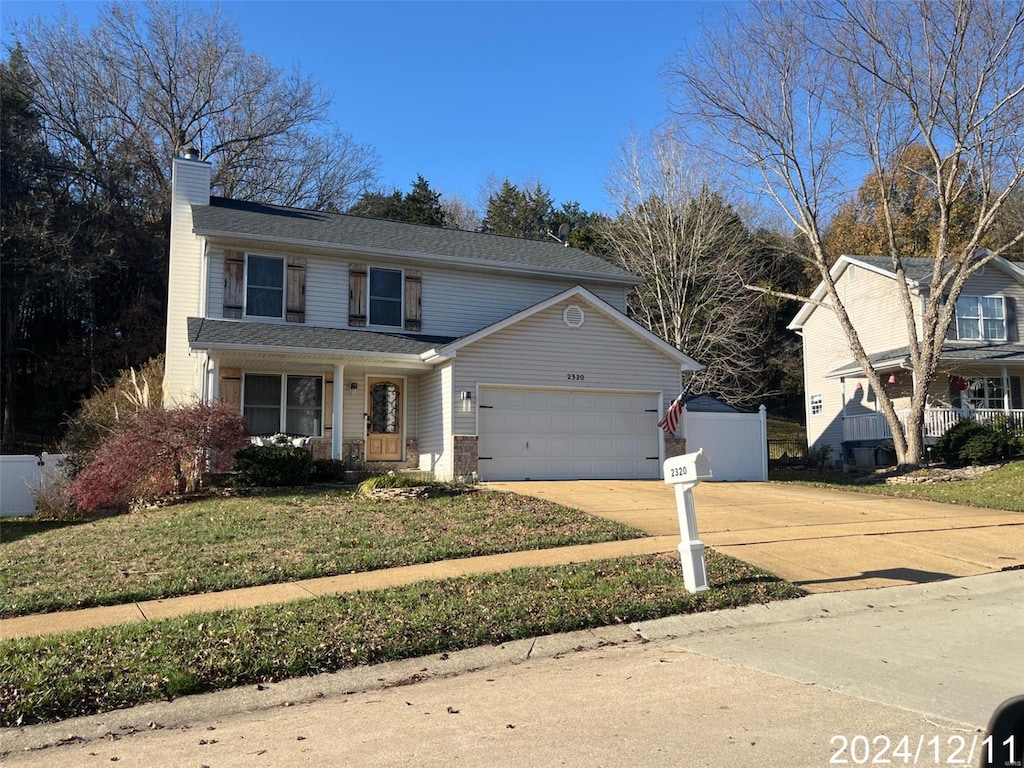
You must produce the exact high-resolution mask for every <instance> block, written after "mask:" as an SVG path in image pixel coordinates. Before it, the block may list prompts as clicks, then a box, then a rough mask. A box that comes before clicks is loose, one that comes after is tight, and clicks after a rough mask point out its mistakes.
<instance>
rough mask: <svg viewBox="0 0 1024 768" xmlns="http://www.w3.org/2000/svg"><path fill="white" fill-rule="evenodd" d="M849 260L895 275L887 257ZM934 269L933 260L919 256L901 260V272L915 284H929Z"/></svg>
mask: <svg viewBox="0 0 1024 768" xmlns="http://www.w3.org/2000/svg"><path fill="white" fill-rule="evenodd" d="M850 258H851V259H856V260H857V261H862V262H864V263H865V264H870V265H871V266H873V267H876V268H877V269H884V270H885V271H886V272H892V273H893V274H895V273H896V270H895V269H893V266H892V259H890V258H889V257H888V256H850ZM934 267H935V259H926V258H922V257H919V256H913V257H909V256H908V257H906V258H904V259H903V270H904V271H905V272H906V273H907V277H908V278H910V279H911V280H913V281H914V282H917V283H929V282H931V279H932V269H933V268H934ZM947 268H948V264H947Z"/></svg>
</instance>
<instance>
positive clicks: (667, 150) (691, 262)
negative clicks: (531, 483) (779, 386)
mask: <svg viewBox="0 0 1024 768" xmlns="http://www.w3.org/2000/svg"><path fill="white" fill-rule="evenodd" d="M607 187H608V193H609V197H610V199H611V200H612V201H613V203H614V205H615V207H616V209H617V211H616V216H615V218H614V219H613V220H610V221H608V222H606V223H605V224H603V225H602V226H601V231H602V235H603V237H604V239H605V240H606V241H607V244H608V248H609V250H610V251H611V252H612V253H613V254H614V257H615V258H616V260H617V261H618V262H619V264H620V265H621V266H622V267H623V268H625V269H627V270H629V271H631V272H634V273H636V274H639V275H641V276H642V277H644V278H646V283H645V284H644V285H642V286H639V287H637V288H636V289H635V291H633V292H631V294H630V297H629V308H630V311H631V313H632V315H633V317H634V318H635V319H636V320H637V321H638V322H640V323H641V324H643V325H644V326H645V327H646V328H648V329H649V330H650V331H651V332H653V333H655V334H656V335H658V336H660V337H661V338H663V339H665V340H666V341H667V342H669V343H670V344H672V345H673V346H675V347H676V348H677V349H680V350H682V351H684V352H686V354H688V355H690V356H691V357H693V358H694V359H696V360H698V361H699V362H701V363H703V364H704V365H705V366H706V367H705V369H704V370H703V371H700V372H699V373H697V374H695V377H696V378H695V381H694V386H695V388H696V391H711V392H715V393H716V394H719V395H721V396H722V397H723V398H725V399H726V400H728V401H729V402H733V403H737V404H749V403H752V402H756V399H757V396H758V395H760V394H763V392H764V387H763V384H764V377H763V376H762V375H761V371H760V368H759V365H758V363H759V361H760V358H759V356H758V350H759V348H760V347H761V345H762V344H763V343H764V341H765V339H766V337H767V332H768V328H767V325H766V323H765V322H764V314H763V312H762V306H761V304H762V297H761V296H760V295H758V294H755V293H753V292H751V291H747V290H745V289H744V285H745V284H747V283H749V282H754V281H757V280H759V279H761V277H762V275H760V268H759V266H758V263H757V261H756V260H755V258H754V256H755V242H754V238H753V237H752V235H751V232H750V231H749V230H748V228H747V227H746V225H745V224H744V223H743V220H742V219H741V218H740V216H739V215H738V214H737V213H736V211H735V210H734V209H733V208H732V206H730V204H729V203H728V202H726V200H725V198H724V196H723V195H722V194H720V192H718V191H717V190H715V188H714V187H713V186H712V185H711V182H710V181H709V174H708V173H707V172H706V168H705V167H703V166H701V165H700V164H699V163H697V162H695V161H694V159H693V158H692V157H690V156H688V155H687V154H685V153H684V152H683V150H682V148H681V145H680V144H679V142H678V141H676V140H675V139H674V138H673V137H672V136H671V135H669V134H665V133H660V134H654V135H652V136H651V138H650V139H649V140H646V141H641V140H639V139H638V138H637V137H636V136H635V135H634V136H632V137H631V138H630V139H629V140H628V141H627V142H626V143H624V144H623V146H622V149H621V152H620V157H619V159H618V161H617V163H616V165H615V167H614V168H613V170H612V175H611V177H610V179H609V181H608V185H607Z"/></svg>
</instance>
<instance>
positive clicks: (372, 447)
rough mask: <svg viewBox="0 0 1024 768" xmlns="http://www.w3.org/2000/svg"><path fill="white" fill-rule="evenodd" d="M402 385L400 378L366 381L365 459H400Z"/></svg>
mask: <svg viewBox="0 0 1024 768" xmlns="http://www.w3.org/2000/svg"><path fill="white" fill-rule="evenodd" d="M402 384H403V381H402V379H401V378H400V377H393V378H370V379H367V380H366V390H367V392H366V399H367V402H366V414H367V422H366V460H367V461H401V459H402V415H403V410H404V409H403V408H402Z"/></svg>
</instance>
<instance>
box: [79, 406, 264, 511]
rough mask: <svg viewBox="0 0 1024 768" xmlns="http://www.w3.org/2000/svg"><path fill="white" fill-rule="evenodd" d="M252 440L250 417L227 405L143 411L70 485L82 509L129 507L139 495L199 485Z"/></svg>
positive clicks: (188, 489) (117, 432)
mask: <svg viewBox="0 0 1024 768" xmlns="http://www.w3.org/2000/svg"><path fill="white" fill-rule="evenodd" d="M247 444H248V435H247V430H246V423H245V418H244V417H243V416H242V414H241V413H239V412H238V410H237V409H235V408H233V407H231V406H229V405H226V404H224V403H220V402H218V403H215V404H207V403H196V404H195V405H190V406H186V407H183V408H173V409H168V408H151V409H147V410H141V411H139V412H138V413H137V414H135V416H134V417H132V418H131V419H128V420H125V421H121V422H118V423H117V425H115V427H114V430H113V432H112V433H111V435H110V437H109V438H107V440H106V441H104V443H103V445H102V446H100V448H99V450H97V451H96V453H95V454H94V455H93V457H92V460H91V461H90V462H89V464H88V465H87V466H86V467H85V468H84V469H83V470H82V471H81V472H79V474H78V475H77V476H76V477H75V479H74V481H73V482H72V483H71V487H70V489H69V492H70V495H71V498H72V500H73V501H74V502H75V504H77V505H78V506H79V507H81V508H82V509H84V510H86V511H88V512H91V511H94V510H97V509H108V508H114V509H125V508H127V506H128V505H129V504H130V503H131V502H132V500H134V499H137V498H144V497H150V496H160V495H164V494H168V493H185V492H191V491H195V490H197V489H198V488H200V487H201V486H202V485H203V484H204V482H205V480H206V478H207V477H208V475H209V474H210V473H211V472H219V471H224V470H226V469H227V468H228V467H229V466H230V465H231V462H232V461H233V459H234V454H235V452H236V451H238V450H239V449H240V448H242V447H244V446H245V445H247Z"/></svg>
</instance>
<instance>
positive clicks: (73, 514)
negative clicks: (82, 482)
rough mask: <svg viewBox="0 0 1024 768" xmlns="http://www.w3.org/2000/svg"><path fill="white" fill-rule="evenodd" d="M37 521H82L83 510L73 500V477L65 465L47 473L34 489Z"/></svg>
mask: <svg viewBox="0 0 1024 768" xmlns="http://www.w3.org/2000/svg"><path fill="white" fill-rule="evenodd" d="M32 500H33V501H34V502H35V507H36V513H35V519H36V520H60V521H68V520H81V519H82V517H83V516H84V515H83V510H82V509H81V508H79V506H78V505H77V504H75V502H74V500H73V499H72V498H71V476H70V474H69V472H68V468H67V467H66V466H64V465H63V463H62V464H61V465H60V466H58V467H56V468H55V470H54V471H52V472H48V473H46V474H45V475H44V476H43V477H42V478H40V480H39V485H38V486H37V487H35V488H33V489H32Z"/></svg>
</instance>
